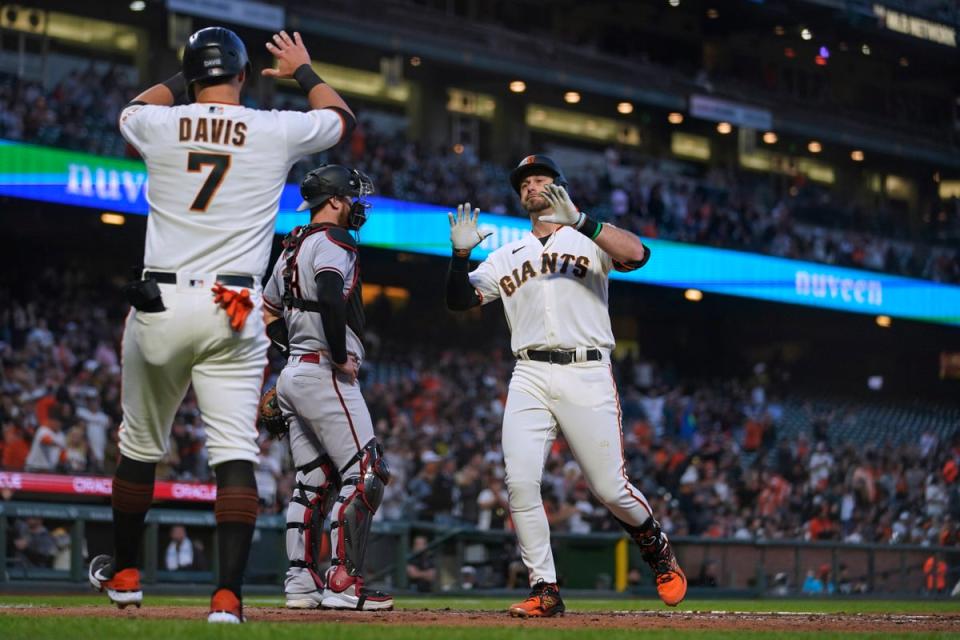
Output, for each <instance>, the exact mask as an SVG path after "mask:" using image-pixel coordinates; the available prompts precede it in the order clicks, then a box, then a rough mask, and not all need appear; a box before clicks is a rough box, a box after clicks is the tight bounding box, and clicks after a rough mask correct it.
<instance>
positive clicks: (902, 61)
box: [900, 56, 910, 67]
mask: <svg viewBox="0 0 960 640" xmlns="http://www.w3.org/2000/svg"><path fill="white" fill-rule="evenodd" d="M900 66H901V67H909V66H910V61H909V60H908V59H907V57H906V56H900Z"/></svg>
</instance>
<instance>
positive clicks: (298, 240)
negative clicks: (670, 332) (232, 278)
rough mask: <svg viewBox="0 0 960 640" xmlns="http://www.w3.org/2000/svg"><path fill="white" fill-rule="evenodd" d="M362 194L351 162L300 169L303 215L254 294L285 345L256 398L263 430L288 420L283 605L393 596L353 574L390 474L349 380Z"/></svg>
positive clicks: (372, 602)
mask: <svg viewBox="0 0 960 640" xmlns="http://www.w3.org/2000/svg"><path fill="white" fill-rule="evenodd" d="M370 193H373V183H372V182H371V180H370V179H369V178H368V177H367V176H365V175H363V174H362V173H360V172H359V171H357V170H355V169H348V168H346V167H342V166H340V165H324V166H322V167H320V168H318V169H314V170H313V171H311V172H310V173H308V174H307V176H306V177H305V178H304V179H303V182H302V183H301V184H300V194H301V195H302V196H303V200H304V201H303V203H302V204H301V205H300V207H299V209H298V211H303V210H305V209H309V210H310V214H311V217H310V224H307V225H304V226H301V227H297V228H295V229H294V230H293V231H292V232H291V233H290V234H289V235H288V236H287V237H286V238H285V239H284V241H283V247H284V249H283V253H282V254H281V256H280V258H279V259H278V260H277V263H276V265H274V269H273V274H272V276H271V277H270V281H269V282H268V283H267V286H266V287H265V288H264V291H263V303H264V314H265V317H266V322H267V334H268V335H269V336H270V339H271V340H272V341H273V342H274V343H275V344H277V345H278V346H279V347H280V348H281V349H282V350H283V349H287V350H288V352H289V358H288V360H287V364H286V366H285V367H284V368H283V371H282V372H281V373H280V378H279V379H278V380H277V386H276V389H275V390H271V391H270V392H268V393H267V394H266V395H265V396H264V398H263V400H262V402H261V423H262V424H263V425H264V426H266V427H267V428H268V429H269V430H271V431H277V430H282V428H283V426H285V425H288V426H289V431H290V449H291V451H292V453H293V461H294V464H295V465H296V467H297V479H296V482H297V485H296V488H295V490H294V496H293V499H292V500H291V502H290V506H289V508H288V509H287V555H288V557H289V558H290V569H289V570H288V571H287V578H286V581H285V583H284V591H285V592H286V596H287V607H289V608H293V609H302V608H315V607H318V606H323V607H327V608H333V609H356V610H361V611H369V610H382V609H391V608H392V607H393V597H392V596H390V595H388V594H385V593H382V592H379V591H374V590H371V589H367V588H366V587H365V586H364V584H363V574H362V572H363V559H364V554H365V551H366V546H367V539H368V537H369V534H370V524H371V521H372V520H373V514H374V513H375V512H376V510H377V508H378V507H379V506H380V501H381V499H382V497H383V488H384V486H385V485H386V484H387V482H389V479H390V472H389V470H388V468H387V465H386V461H385V460H384V458H383V451H382V449H381V448H380V445H379V444H378V443H377V439H376V437H375V436H374V434H373V423H372V422H371V420H370V412H369V411H368V409H367V405H366V402H364V399H363V395H361V393H360V385H359V383H358V382H357V372H358V370H359V368H360V363H361V362H362V361H363V355H364V352H363V343H362V336H363V323H364V315H363V302H362V299H361V294H360V269H359V265H358V264H357V243H356V240H355V239H354V237H353V236H352V235H351V234H350V231H351V230H358V229H359V228H360V227H361V226H362V225H363V223H364V221H365V220H366V217H367V214H366V210H367V208H368V207H369V204H368V203H367V202H365V201H364V196H366V195H367V194H370ZM271 423H272V424H273V426H272V427H271V426H270V425H271ZM278 423H279V425H278ZM331 509H333V515H332V519H333V521H332V523H331V525H330V544H331V548H332V556H333V557H332V560H331V566H330V568H329V569H328V570H327V571H326V573H325V574H324V575H321V573H320V570H319V567H318V566H317V560H318V555H319V543H320V540H321V537H322V535H323V523H324V520H325V519H326V517H327V514H328V513H329V512H330V510H331Z"/></svg>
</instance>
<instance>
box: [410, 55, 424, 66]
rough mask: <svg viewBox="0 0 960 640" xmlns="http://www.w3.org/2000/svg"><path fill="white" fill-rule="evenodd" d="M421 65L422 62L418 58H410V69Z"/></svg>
mask: <svg viewBox="0 0 960 640" xmlns="http://www.w3.org/2000/svg"><path fill="white" fill-rule="evenodd" d="M422 63H423V60H421V59H420V56H413V57H412V58H410V66H411V67H419V66H420V65H421V64H422Z"/></svg>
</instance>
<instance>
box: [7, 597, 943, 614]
mask: <svg viewBox="0 0 960 640" xmlns="http://www.w3.org/2000/svg"><path fill="white" fill-rule="evenodd" d="M514 600H515V599H507V598H484V597H478V598H444V597H436V598H423V597H412V598H407V597H403V596H401V597H398V598H397V608H398V609H445V608H450V609H460V610H463V609H471V610H478V611H499V610H503V609H506V608H507V606H509V605H510V604H511V603H512V602H514ZM564 601H565V603H566V605H567V609H568V610H569V611H601V612H602V611H753V612H760V613H762V612H777V611H784V612H801V613H803V612H813V613H877V614H881V613H894V614H932V613H960V600H830V599H813V598H811V599H791V600H700V599H692V600H687V601H686V602H683V603H682V604H681V605H680V606H678V607H676V608H675V609H670V608H669V607H666V606H664V605H663V604H662V603H661V602H660V601H659V600H654V599H649V598H648V599H638V598H624V599H622V600H621V599H616V600H600V599H590V598H564ZM207 603H208V599H207V598H206V597H203V596H151V595H150V594H149V593H148V594H147V595H146V596H145V598H144V606H147V607H183V606H204V605H206V604H207ZM104 604H106V598H105V597H104V596H99V595H94V594H90V595H46V594H32V595H6V594H2V593H0V608H2V607H3V606H11V605H31V606H34V607H79V606H86V605H104ZM244 605H246V606H247V607H281V606H283V598H282V597H281V596H279V595H277V596H275V597H274V596H249V597H247V598H245V599H244Z"/></svg>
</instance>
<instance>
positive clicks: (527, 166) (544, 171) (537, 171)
mask: <svg viewBox="0 0 960 640" xmlns="http://www.w3.org/2000/svg"><path fill="white" fill-rule="evenodd" d="M531 175H542V176H550V177H552V178H553V183H554V184H556V185H559V186H561V187H566V186H567V179H566V178H565V177H564V175H563V171H561V170H560V167H559V166H557V163H556V162H554V161H553V159H552V158H550V157H549V156H541V155H533V156H527V157H526V158H524V159H523V160H521V161H520V164H518V165H517V168H516V169H514V170H513V171H511V172H510V185H511V186H512V187H513V190H514V191H516V192H517V193H518V194H519V193H520V183H521V182H523V179H524V178H526V177H527V176H531Z"/></svg>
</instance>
